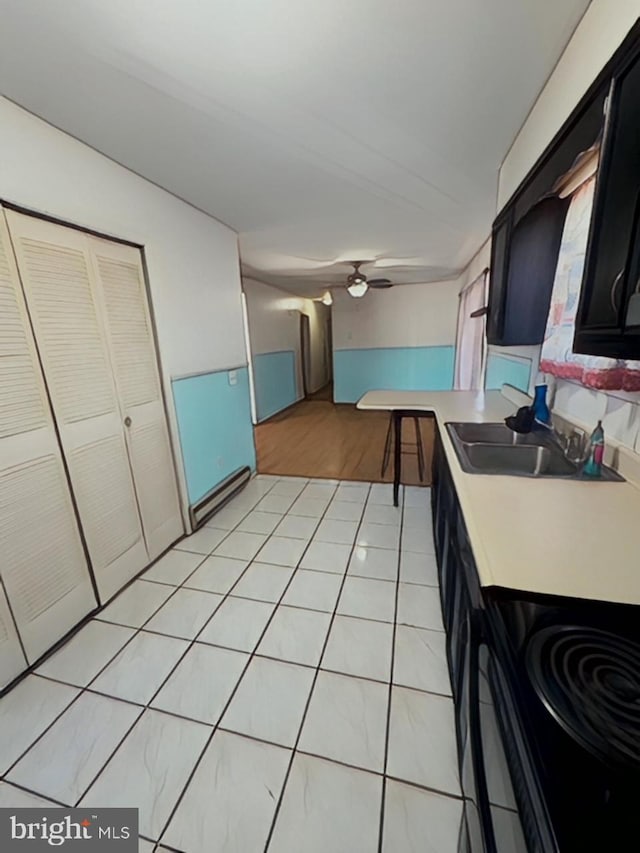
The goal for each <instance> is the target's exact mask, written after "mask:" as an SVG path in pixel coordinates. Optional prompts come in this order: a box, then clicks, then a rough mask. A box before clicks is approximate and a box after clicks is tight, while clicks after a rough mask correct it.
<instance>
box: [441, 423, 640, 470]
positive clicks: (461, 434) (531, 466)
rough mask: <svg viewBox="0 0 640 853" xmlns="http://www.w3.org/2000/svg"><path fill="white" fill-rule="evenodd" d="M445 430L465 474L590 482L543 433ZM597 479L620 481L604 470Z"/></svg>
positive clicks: (491, 427) (452, 426)
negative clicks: (552, 478) (554, 478)
mask: <svg viewBox="0 0 640 853" xmlns="http://www.w3.org/2000/svg"><path fill="white" fill-rule="evenodd" d="M446 427H447V431H448V433H449V435H450V437H451V440H452V442H453V447H454V449H455V451H456V455H457V457H458V460H459V462H460V465H461V467H462V470H463V471H466V472H467V473H468V474H503V475H507V476H512V477H558V478H564V479H572V480H582V479H584V480H592V479H593V478H591V477H585V476H584V475H583V474H582V470H581V466H580V465H577V464H575V463H574V462H571V461H570V460H569V459H567V457H566V456H565V455H564V453H563V451H562V448H561V447H560V446H559V445H558V444H557V443H556V442H555V441H554V440H553V439H552V437H551V436H550V435H548V434H547V433H543V432H533V433H526V434H519V433H514V432H512V431H511V430H510V429H509V428H508V427H507V426H505V425H504V424H496V423H488V424H474V423H448V424H446ZM598 479H599V480H605V481H609V482H624V478H623V477H621V476H620V475H619V474H618V473H617V472H616V471H614V470H613V469H612V468H606V467H603V469H602V476H601V477H599V478H598ZM596 482H597V481H596Z"/></svg>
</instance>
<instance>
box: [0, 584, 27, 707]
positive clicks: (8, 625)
mask: <svg viewBox="0 0 640 853" xmlns="http://www.w3.org/2000/svg"><path fill="white" fill-rule="evenodd" d="M26 666H27V660H26V658H25V656H24V654H23V652H22V649H21V648H20V641H19V640H18V634H17V632H16V629H15V625H14V624H13V619H12V618H11V613H10V612H9V605H8V604H7V597H6V595H5V594H4V590H3V589H2V587H1V586H0V690H2V688H3V687H6V686H7V684H9V682H10V681H13V679H14V678H16V676H18V675H20V673H21V672H22V670H24V669H26Z"/></svg>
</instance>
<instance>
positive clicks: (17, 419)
mask: <svg viewBox="0 0 640 853" xmlns="http://www.w3.org/2000/svg"><path fill="white" fill-rule="evenodd" d="M0 578H1V581H2V584H1V585H0V687H2V685H3V684H6V683H7V682H8V681H9V680H10V679H11V677H13V676H15V675H16V674H17V672H19V671H20V670H22V669H24V667H25V660H24V657H23V655H22V652H21V651H20V646H19V643H18V641H17V636H15V631H14V628H13V620H12V619H11V617H10V614H9V608H8V605H7V601H6V599H5V596H4V593H3V591H2V587H4V590H6V595H7V597H8V601H9V603H10V605H11V610H12V611H13V615H14V617H15V621H16V623H17V625H18V629H19V632H20V638H21V639H22V644H23V646H24V649H25V652H26V655H27V658H28V660H29V662H30V663H31V662H33V661H35V660H36V659H37V658H38V657H39V656H40V655H41V654H43V652H45V651H46V650H47V649H48V648H49V647H50V646H51V645H53V643H55V642H56V641H57V640H59V639H60V637H62V636H63V635H64V634H66V633H67V631H69V630H70V629H71V628H72V627H73V626H74V625H75V624H77V623H78V622H79V621H80V620H81V619H82V618H83V617H84V616H85V615H86V614H87V613H89V612H90V611H91V610H93V608H94V607H95V606H96V600H95V596H94V594H93V586H92V584H91V578H90V575H89V570H88V568H87V562H86V558H85V554H84V549H83V547H82V542H81V539H80V533H79V531H78V525H77V521H76V517H75V514H74V508H73V503H72V500H71V495H70V491H69V486H68V482H67V478H66V474H65V470H64V466H63V462H62V453H61V450H60V446H59V444H58V439H57V436H56V432H55V427H54V423H53V417H52V414H51V409H50V408H49V403H48V400H47V396H46V392H45V387H44V382H43V379H42V373H41V371H40V365H39V362H38V358H37V353H36V349H35V346H34V341H33V336H32V332H31V327H30V324H29V319H28V315H27V311H26V307H25V303H24V296H23V292H22V288H21V286H20V279H19V276H18V271H17V268H16V265H15V259H14V257H13V251H12V248H11V242H10V239H9V232H8V230H7V226H6V222H5V219H4V213H3V210H2V209H1V208H0Z"/></svg>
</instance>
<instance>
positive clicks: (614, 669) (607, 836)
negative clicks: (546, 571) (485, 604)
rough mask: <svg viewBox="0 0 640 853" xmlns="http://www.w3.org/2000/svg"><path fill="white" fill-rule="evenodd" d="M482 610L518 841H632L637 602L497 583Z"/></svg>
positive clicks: (638, 803)
mask: <svg viewBox="0 0 640 853" xmlns="http://www.w3.org/2000/svg"><path fill="white" fill-rule="evenodd" d="M487 616H488V623H489V626H490V627H489V631H488V639H487V645H488V657H489V663H488V666H487V678H488V681H489V684H490V689H491V693H492V695H493V699H494V701H495V705H496V709H497V713H496V716H497V718H498V724H499V727H500V729H501V732H502V738H501V741H502V745H503V746H504V749H505V759H506V766H507V767H508V769H509V776H510V781H511V783H512V784H513V789H514V796H515V799H516V801H517V807H518V808H517V811H518V813H519V815H520V818H521V825H522V831H523V835H524V837H525V839H526V849H527V850H528V851H530V853H609V851H611V853H618V851H620V853H622V851H626V850H632V849H635V848H636V847H638V846H640V608H637V607H627V606H624V605H612V604H608V603H604V602H579V601H575V600H571V599H558V598H547V597H542V596H535V597H531V598H528V599H525V598H515V597H514V594H505V595H500V593H498V594H496V595H494V596H493V605H492V606H491V607H490V608H489V611H488V613H487ZM498 853H502V851H498ZM504 853H511V851H509V850H505V851H504Z"/></svg>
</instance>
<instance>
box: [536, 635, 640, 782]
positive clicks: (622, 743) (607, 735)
mask: <svg viewBox="0 0 640 853" xmlns="http://www.w3.org/2000/svg"><path fill="white" fill-rule="evenodd" d="M526 663H527V671H528V673H529V677H530V679H531V683H532V685H533V688H534V690H535V691H536V693H537V694H538V696H539V697H540V699H541V700H542V702H543V703H544V705H545V707H546V708H547V710H548V711H549V713H550V714H551V715H552V716H553V717H554V719H556V720H557V722H558V723H560V725H561V726H562V727H563V728H564V730H565V731H566V732H567V733H568V734H569V735H570V736H571V737H572V738H574V740H575V741H576V742H577V743H579V744H580V745H581V746H583V747H584V748H585V749H587V750H589V752H591V753H592V754H593V755H594V756H595V757H596V758H599V759H600V760H601V761H602V762H604V763H605V764H607V765H610V766H611V767H620V768H628V769H629V770H631V771H633V770H634V769H635V770H637V769H638V768H640V646H639V645H637V644H636V643H634V642H633V641H631V640H629V639H626V638H623V637H620V636H618V635H616V634H611V633H609V632H606V631H600V630H597V629H595V628H587V627H584V626H581V625H554V626H550V627H546V628H543V629H542V630H539V631H536V632H535V633H534V634H533V635H532V637H531V638H530V640H529V641H528V643H527V647H526Z"/></svg>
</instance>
